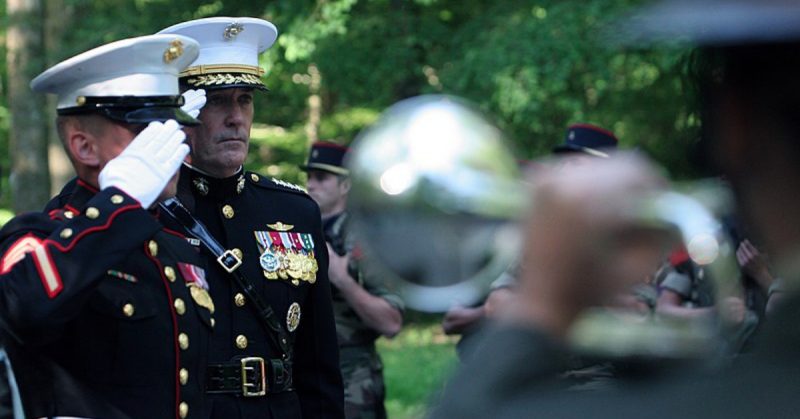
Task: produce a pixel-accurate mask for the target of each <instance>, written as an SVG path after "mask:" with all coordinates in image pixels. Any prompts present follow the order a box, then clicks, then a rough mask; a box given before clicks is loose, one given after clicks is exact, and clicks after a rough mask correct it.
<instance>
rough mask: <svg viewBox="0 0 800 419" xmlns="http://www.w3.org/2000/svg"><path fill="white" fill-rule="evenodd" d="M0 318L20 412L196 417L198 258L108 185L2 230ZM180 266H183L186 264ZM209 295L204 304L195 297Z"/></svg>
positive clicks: (207, 317)
mask: <svg viewBox="0 0 800 419" xmlns="http://www.w3.org/2000/svg"><path fill="white" fill-rule="evenodd" d="M0 240H2V245H0V246H1V247H2V248H1V249H0V250H1V251H2V255H3V256H2V260H0V321H1V322H2V326H3V334H4V340H5V344H6V349H7V351H8V353H9V356H10V359H11V362H12V366H13V368H14V371H15V374H16V378H17V381H18V384H19V387H20V393H21V396H22V400H23V405H24V408H25V414H26V417H31V418H38V417H49V416H55V415H65V416H79V417H91V418H182V417H188V418H191V417H205V416H206V415H207V410H206V408H205V401H204V395H203V385H204V378H205V368H204V367H205V363H206V354H207V350H208V342H209V335H210V333H211V331H212V329H213V327H212V325H213V318H212V314H211V311H210V310H209V308H206V307H201V306H199V305H197V304H195V301H194V300H193V298H192V295H191V292H190V287H189V283H190V282H191V283H194V282H196V281H197V279H198V276H200V277H201V276H202V272H203V271H202V267H203V266H204V263H205V262H204V259H203V258H201V257H200V255H198V253H197V251H196V250H195V249H193V248H192V247H191V246H190V245H188V244H187V243H186V239H185V238H184V237H182V236H180V235H178V234H176V233H175V232H172V231H168V230H166V229H165V228H164V227H163V226H162V225H161V224H160V223H159V222H158V221H157V220H156V218H155V217H154V215H153V214H152V213H150V212H148V211H145V210H143V209H142V207H141V206H140V205H139V203H138V202H137V201H136V200H134V199H132V198H131V197H129V196H127V195H126V194H125V193H123V192H122V191H120V190H118V189H115V188H107V189H106V190H103V191H101V192H96V191H95V190H93V189H92V188H91V187H89V186H88V185H86V184H84V183H83V182H80V181H78V185H77V186H76V188H75V189H74V191H73V193H72V195H71V198H70V199H69V202H68V203H67V205H66V206H64V207H63V208H61V209H56V210H53V211H51V212H50V213H49V214H45V213H31V214H26V215H21V216H19V217H17V218H15V219H13V220H12V221H10V222H9V223H8V224H7V225H6V226H4V228H3V229H2V230H0ZM187 272H188V273H187ZM204 305H206V306H207V305H208V304H204Z"/></svg>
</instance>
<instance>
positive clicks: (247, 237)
mask: <svg viewBox="0 0 800 419" xmlns="http://www.w3.org/2000/svg"><path fill="white" fill-rule="evenodd" d="M178 197H179V198H180V200H181V202H182V203H183V204H184V205H185V206H186V207H187V208H188V209H189V210H190V211H191V212H192V214H194V215H195V217H197V218H198V219H199V220H200V221H202V222H203V223H204V224H205V225H206V227H208V229H209V231H210V232H211V234H212V235H213V236H214V237H215V238H216V239H217V240H218V241H219V242H220V243H221V244H222V246H224V247H225V248H226V249H229V250H233V251H234V252H235V253H238V254H239V255H240V256H241V257H242V262H243V263H242V266H241V267H240V268H239V269H240V271H241V272H242V273H243V274H244V276H245V277H246V278H248V280H249V281H250V282H251V283H253V284H254V285H255V287H256V289H257V290H258V292H259V295H260V297H261V299H262V300H263V301H264V302H265V303H267V304H269V305H270V306H271V307H272V309H273V311H274V312H275V314H276V318H277V320H278V321H279V322H280V323H282V325H283V326H284V327H287V329H291V327H288V326H289V323H291V321H290V317H291V316H289V312H290V307H291V306H292V305H293V304H296V305H299V308H300V310H299V311H300V313H299V314H300V318H299V324H295V325H296V329H295V330H293V331H289V332H288V333H289V337H290V340H291V341H292V345H293V349H294V350H293V352H294V353H293V354H292V359H293V377H292V379H293V391H284V392H278V393H268V394H266V395H265V396H260V397H241V396H236V395H231V394H222V395H212V397H211V399H210V400H209V403H210V409H211V414H212V417H214V418H224V419H234V418H248V419H250V418H281V419H283V418H300V417H302V418H305V419H309V418H341V417H343V416H344V413H343V412H344V411H343V403H344V401H343V398H344V390H343V386H342V378H341V373H340V371H339V355H338V348H337V343H336V329H335V323H334V317H333V311H332V308H331V289H330V283H329V281H328V254H327V248H326V246H325V241H324V239H323V236H322V226H321V224H322V223H321V219H320V212H319V207H318V206H317V204H316V203H315V202H314V201H313V200H312V199H311V198H310V197H309V196H308V195H307V194H306V193H305V192H304V191H303V190H301V189H300V188H297V187H294V185H290V184H287V183H285V182H281V181H276V180H274V179H268V178H265V177H262V176H260V175H258V174H255V173H250V172H247V173H245V172H244V171H240V172H239V173H237V174H236V175H234V176H232V177H230V178H225V179H216V178H213V177H209V176H206V175H204V174H202V173H200V172H198V171H195V170H193V169H191V168H189V167H187V166H184V167H183V168H182V169H181V176H180V183H179V187H178ZM279 223H282V224H279ZM280 230H284V232H285V233H287V234H289V235H294V236H295V237H301V236H302V237H305V238H308V237H310V238H311V239H312V240H313V258H314V259H315V260H316V263H317V267H318V270H317V272H316V275H315V280H314V281H313V282H311V281H307V280H292V278H287V279H281V278H276V279H267V278H266V277H265V270H264V268H263V267H262V265H261V263H260V260H259V258H260V256H261V254H262V251H261V248H260V247H259V243H258V238H257V235H256V232H260V234H262V236H263V235H264V234H268V233H269V232H272V233H278V232H279V231H280ZM209 265H213V266H209V283H210V286H211V294H212V297H213V298H214V302H215V303H216V305H217V311H216V313H217V314H216V317H217V325H216V330H215V333H214V337H213V339H212V345H211V353H210V355H209V358H210V362H211V363H226V362H231V361H236V360H238V359H241V358H243V357H262V358H264V359H279V358H280V357H281V354H280V351H279V348H277V347H276V345H275V344H274V343H273V341H272V340H270V338H269V336H268V335H267V334H266V332H265V330H264V328H263V327H262V326H261V324H260V323H259V320H258V318H257V317H256V315H255V314H254V312H253V311H252V308H251V307H249V305H248V303H247V302H246V299H243V296H241V295H240V296H237V294H239V293H240V292H241V291H240V290H239V289H238V287H237V286H236V285H234V284H233V283H232V281H231V277H230V274H228V273H227V272H225V271H224V270H223V269H222V268H221V267H220V266H219V265H217V264H216V262H215V261H212V262H210V263H209ZM295 307H296V306H295Z"/></svg>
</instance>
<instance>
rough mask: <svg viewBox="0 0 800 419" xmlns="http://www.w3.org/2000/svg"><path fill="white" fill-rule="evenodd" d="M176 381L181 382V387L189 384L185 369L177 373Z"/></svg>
mask: <svg viewBox="0 0 800 419" xmlns="http://www.w3.org/2000/svg"><path fill="white" fill-rule="evenodd" d="M178 379H180V380H181V385H182V386H185V385H186V383H188V382H189V370H187V369H186V368H181V370H180V372H179V373H178Z"/></svg>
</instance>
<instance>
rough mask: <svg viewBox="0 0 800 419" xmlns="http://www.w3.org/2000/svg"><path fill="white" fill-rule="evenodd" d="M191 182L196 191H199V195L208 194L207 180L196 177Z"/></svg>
mask: <svg viewBox="0 0 800 419" xmlns="http://www.w3.org/2000/svg"><path fill="white" fill-rule="evenodd" d="M192 183H193V184H194V187H195V189H197V192H200V195H203V196H206V195H208V181H207V180H206V179H205V178H202V177H199V178H196V179H195V180H194V181H193V182H192Z"/></svg>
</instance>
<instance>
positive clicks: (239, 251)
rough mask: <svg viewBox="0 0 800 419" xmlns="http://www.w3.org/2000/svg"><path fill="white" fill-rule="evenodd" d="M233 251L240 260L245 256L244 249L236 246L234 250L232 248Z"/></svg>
mask: <svg viewBox="0 0 800 419" xmlns="http://www.w3.org/2000/svg"><path fill="white" fill-rule="evenodd" d="M231 252H233V254H234V255H236V257H237V258H239V260H242V258H243V257H244V253H242V249H239V248H238V247H236V248H234V249H233V250H231Z"/></svg>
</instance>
